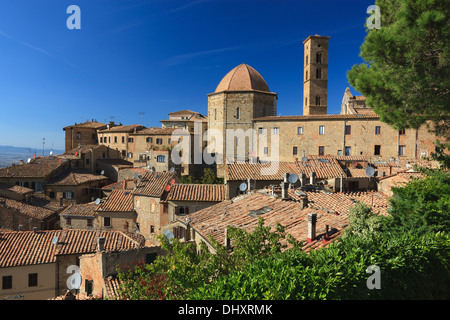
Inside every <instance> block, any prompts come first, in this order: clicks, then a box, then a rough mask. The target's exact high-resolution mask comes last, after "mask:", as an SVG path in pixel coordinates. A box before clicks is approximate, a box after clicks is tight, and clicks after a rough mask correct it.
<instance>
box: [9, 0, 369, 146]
mask: <svg viewBox="0 0 450 320" xmlns="http://www.w3.org/2000/svg"><path fill="white" fill-rule="evenodd" d="M374 2H375V1H374V0H370V1H365V0H328V1H320V0H296V1H294V0H285V1H283V0H271V1H265V0H193V1H181V0H147V1H145V0H70V1H66V0H34V1H30V0H14V1H7V0H0V111H1V112H0V145H12V146H21V147H31V148H38V149H42V139H43V138H45V143H46V148H49V147H50V145H51V144H52V143H53V147H54V148H55V149H64V131H63V130H62V128H63V127H65V126H67V125H71V124H74V123H75V122H77V123H80V122H84V121H86V120H87V119H97V120H98V121H100V122H108V121H110V120H111V119H112V120H113V121H116V122H119V121H120V122H122V123H123V124H135V123H137V124H143V125H145V126H158V127H160V126H161V123H160V122H159V120H161V119H166V118H167V117H168V116H167V113H169V112H173V111H177V110H183V109H190V110H194V111H198V112H200V113H203V114H207V94H208V93H211V92H214V90H215V88H216V86H217V85H218V83H219V82H220V80H221V79H222V78H223V77H224V76H225V75H226V74H227V73H228V71H230V70H231V69H232V68H234V67H235V66H237V65H239V64H241V63H243V62H244V63H247V64H248V65H250V66H252V67H254V68H255V69H256V70H257V71H258V72H259V73H260V74H261V75H262V76H263V77H264V79H265V80H266V82H267V84H268V85H269V88H270V90H271V91H273V92H276V93H278V114H281V115H301V114H302V98H303V88H302V83H301V81H302V69H303V59H302V57H303V44H302V42H303V40H304V39H306V38H307V37H308V36H309V35H314V34H319V35H323V36H330V37H331V38H330V42H329V53H330V58H329V81H328V113H332V114H334V113H339V111H340V103H341V100H342V96H343V93H344V90H345V88H346V87H347V86H350V85H349V83H348V80H347V77H346V72H347V71H348V70H349V69H351V67H352V66H353V65H354V64H358V63H361V62H362V60H361V58H360V57H359V48H360V46H361V44H362V42H363V41H364V37H365V35H366V31H365V28H364V23H365V20H366V18H367V17H368V14H367V13H366V9H367V7H368V6H369V5H372V4H374ZM70 5H78V6H79V7H80V9H81V29H80V30H76V29H74V30H69V29H68V28H67V26H66V20H67V19H68V18H69V16H70V14H68V13H66V10H67V8H68V7H69V6H70ZM352 92H353V93H354V94H358V92H356V91H355V90H354V89H353V88H352Z"/></svg>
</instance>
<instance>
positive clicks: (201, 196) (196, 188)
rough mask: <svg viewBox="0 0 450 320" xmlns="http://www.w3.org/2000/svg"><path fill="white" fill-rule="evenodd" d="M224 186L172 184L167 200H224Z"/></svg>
mask: <svg viewBox="0 0 450 320" xmlns="http://www.w3.org/2000/svg"><path fill="white" fill-rule="evenodd" d="M225 197H226V186H225V185H223V184H174V185H172V186H171V189H170V191H169V194H168V195H167V200H168V201H171V200H172V201H214V202H219V201H223V200H225Z"/></svg>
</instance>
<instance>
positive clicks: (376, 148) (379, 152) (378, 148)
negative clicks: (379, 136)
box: [374, 145, 381, 156]
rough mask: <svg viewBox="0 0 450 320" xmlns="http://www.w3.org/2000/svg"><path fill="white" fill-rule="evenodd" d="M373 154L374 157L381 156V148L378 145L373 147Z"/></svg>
mask: <svg viewBox="0 0 450 320" xmlns="http://www.w3.org/2000/svg"><path fill="white" fill-rule="evenodd" d="M374 154H375V155H376V156H379V155H380V154H381V146H380V145H375V150H374Z"/></svg>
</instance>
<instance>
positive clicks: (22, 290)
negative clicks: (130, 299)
mask: <svg viewBox="0 0 450 320" xmlns="http://www.w3.org/2000/svg"><path fill="white" fill-rule="evenodd" d="M99 238H102V239H104V240H103V247H102V249H103V251H104V252H105V253H115V252H121V253H123V252H126V251H128V250H137V249H138V248H143V247H144V241H143V238H142V237H140V236H138V235H128V234H125V233H123V232H120V231H89V230H52V231H6V232H5V231H2V232H1V233H0V239H1V241H0V299H14V298H15V297H19V298H21V299H24V300H44V299H49V298H52V297H56V296H59V295H61V294H63V293H65V292H66V291H67V280H68V278H69V277H70V276H71V275H70V273H71V272H69V271H68V268H69V266H78V267H80V257H81V256H82V255H84V254H92V253H95V252H97V250H98V239H99ZM36 248H39V250H36ZM122 261H124V260H122ZM124 262H125V261H124ZM72 272H73V271H72ZM86 281H88V282H89V281H91V280H89V279H87V278H82V283H83V284H84V283H86Z"/></svg>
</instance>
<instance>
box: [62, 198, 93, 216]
mask: <svg viewBox="0 0 450 320" xmlns="http://www.w3.org/2000/svg"><path fill="white" fill-rule="evenodd" d="M96 209H97V205H96V204H95V203H94V202H89V203H77V204H75V203H74V204H71V205H69V206H68V207H67V208H66V209H64V211H62V212H61V213H60V215H61V216H77V217H94V216H95V210H96Z"/></svg>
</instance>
